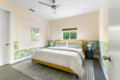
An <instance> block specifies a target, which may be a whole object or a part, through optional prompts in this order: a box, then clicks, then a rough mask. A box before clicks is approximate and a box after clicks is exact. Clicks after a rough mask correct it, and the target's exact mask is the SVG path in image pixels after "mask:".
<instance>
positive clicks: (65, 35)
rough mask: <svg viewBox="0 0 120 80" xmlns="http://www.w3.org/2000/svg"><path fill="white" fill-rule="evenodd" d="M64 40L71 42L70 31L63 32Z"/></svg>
mask: <svg viewBox="0 0 120 80" xmlns="http://www.w3.org/2000/svg"><path fill="white" fill-rule="evenodd" d="M63 39H64V40H69V31H64V32H63Z"/></svg>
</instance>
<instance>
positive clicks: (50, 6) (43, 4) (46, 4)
mask: <svg viewBox="0 0 120 80" xmlns="http://www.w3.org/2000/svg"><path fill="white" fill-rule="evenodd" d="M39 3H40V4H43V5H46V6H49V7H51V6H52V5H50V4H47V3H43V2H41V1H39Z"/></svg>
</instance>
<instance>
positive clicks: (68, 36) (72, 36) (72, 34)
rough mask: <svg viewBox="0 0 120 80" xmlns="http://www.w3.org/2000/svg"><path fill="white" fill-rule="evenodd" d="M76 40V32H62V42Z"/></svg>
mask: <svg viewBox="0 0 120 80" xmlns="http://www.w3.org/2000/svg"><path fill="white" fill-rule="evenodd" d="M73 39H77V30H69V31H63V40H73Z"/></svg>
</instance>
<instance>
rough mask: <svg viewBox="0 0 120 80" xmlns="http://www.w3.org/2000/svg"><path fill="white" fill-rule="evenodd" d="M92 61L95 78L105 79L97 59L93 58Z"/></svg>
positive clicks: (97, 79) (98, 79) (96, 79)
mask: <svg viewBox="0 0 120 80" xmlns="http://www.w3.org/2000/svg"><path fill="white" fill-rule="evenodd" d="M93 63H94V71H95V80H106V79H105V76H104V73H103V70H102V67H101V65H100V62H99V60H98V59H96V58H95V59H94V60H93Z"/></svg>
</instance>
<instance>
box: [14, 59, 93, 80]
mask: <svg viewBox="0 0 120 80" xmlns="http://www.w3.org/2000/svg"><path fill="white" fill-rule="evenodd" d="M12 67H13V68H15V69H16V70H18V71H20V72H21V73H23V74H25V75H27V76H28V77H30V78H32V79H33V80H95V75H94V66H93V61H92V60H85V61H84V62H83V68H84V70H85V73H84V76H83V78H82V79H80V78H79V79H76V76H75V75H73V74H70V73H67V72H64V71H61V70H58V69H55V68H51V67H48V66H45V65H42V64H38V63H32V61H31V60H27V61H24V62H21V63H17V64H14V65H12Z"/></svg>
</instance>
